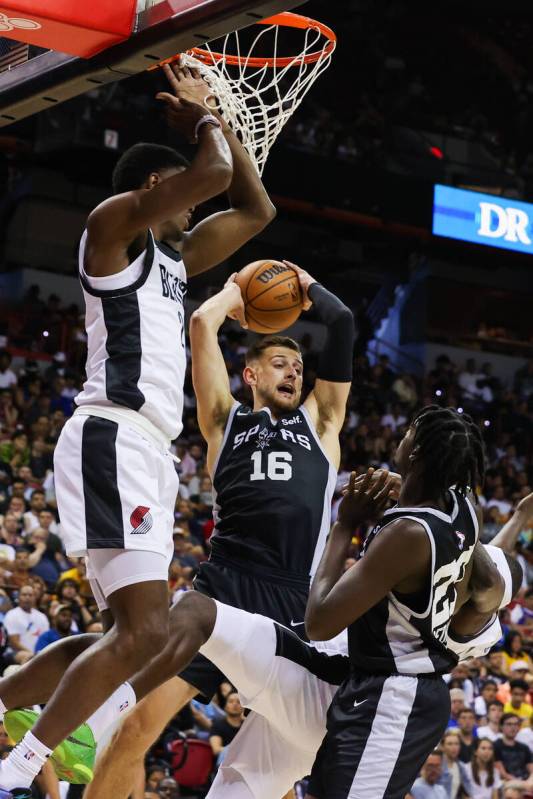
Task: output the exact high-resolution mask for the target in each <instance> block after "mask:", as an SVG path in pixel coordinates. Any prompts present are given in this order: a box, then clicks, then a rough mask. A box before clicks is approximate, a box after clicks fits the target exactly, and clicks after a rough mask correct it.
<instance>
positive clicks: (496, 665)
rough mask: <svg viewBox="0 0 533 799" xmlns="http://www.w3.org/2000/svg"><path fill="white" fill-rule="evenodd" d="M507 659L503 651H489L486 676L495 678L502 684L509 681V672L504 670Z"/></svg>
mask: <svg viewBox="0 0 533 799" xmlns="http://www.w3.org/2000/svg"><path fill="white" fill-rule="evenodd" d="M504 666H505V661H504V656H503V652H501V651H499V650H492V651H491V652H489V655H488V664H487V668H486V676H487V677H490V679H491V680H494V681H495V682H497V683H498V685H501V684H502V683H505V682H507V679H508V677H507V674H506V673H505V671H504Z"/></svg>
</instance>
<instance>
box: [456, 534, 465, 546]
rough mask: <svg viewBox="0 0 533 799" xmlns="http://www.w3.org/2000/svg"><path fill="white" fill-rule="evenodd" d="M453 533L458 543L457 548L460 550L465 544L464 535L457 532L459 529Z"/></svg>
mask: <svg viewBox="0 0 533 799" xmlns="http://www.w3.org/2000/svg"><path fill="white" fill-rule="evenodd" d="M455 535H456V536H457V543H458V544H459V549H461V550H462V548H463V547H464V545H465V536H464V533H460V532H459V530H456V531H455Z"/></svg>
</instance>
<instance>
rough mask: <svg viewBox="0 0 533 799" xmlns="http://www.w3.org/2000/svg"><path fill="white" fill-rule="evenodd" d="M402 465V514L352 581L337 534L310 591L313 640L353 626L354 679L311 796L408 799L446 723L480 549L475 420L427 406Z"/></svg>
mask: <svg viewBox="0 0 533 799" xmlns="http://www.w3.org/2000/svg"><path fill="white" fill-rule="evenodd" d="M396 460H397V465H398V469H399V471H400V473H401V475H402V478H403V482H402V488H401V493H400V498H399V505H398V506H397V507H395V508H393V509H391V510H390V511H386V512H385V514H384V516H383V520H382V523H381V524H379V525H378V526H377V527H376V528H375V529H374V530H373V532H372V533H371V534H370V536H369V537H368V539H367V541H366V542H365V548H364V554H363V557H362V558H361V560H360V561H358V563H357V564H356V565H355V566H354V567H353V568H352V569H350V570H349V571H348V572H346V573H345V574H343V564H344V560H345V557H346V554H347V550H348V546H349V542H350V539H349V538H348V536H347V535H346V532H345V531H344V530H343V529H342V527H337V526H334V528H333V530H332V533H331V536H330V538H329V540H328V544H327V546H326V550H325V552H324V556H323V558H322V561H321V563H320V566H319V568H318V571H317V574H316V577H315V580H314V582H313V585H312V587H311V592H310V597H309V603H308V607H307V613H306V628H307V632H308V634H309V635H310V636H311V637H312V638H314V639H318V640H322V639H324V640H326V639H329V638H331V637H333V636H334V635H336V634H337V633H339V632H340V630H342V629H343V628H345V627H347V628H348V645H349V657H350V662H351V669H352V673H351V676H350V677H349V678H348V679H347V680H346V681H345V682H344V683H343V685H341V687H340V688H339V691H338V693H337V694H336V696H335V698H334V700H333V702H332V705H331V708H330V710H329V713H328V732H327V735H326V737H325V739H324V742H323V744H322V746H321V748H320V750H319V753H318V755H317V759H316V762H315V766H314V768H313V775H312V780H311V785H310V788H309V794H310V795H311V796H314V797H319V798H320V799H347V797H350V799H366V797H368V796H372V797H373V799H400V798H401V799H403V797H404V796H405V794H406V793H408V791H409V788H410V787H411V785H412V784H413V782H414V779H415V777H416V775H417V773H418V770H419V769H420V767H421V765H422V763H423V762H424V760H425V758H426V756H427V754H428V753H429V752H430V751H431V750H432V749H433V748H434V747H435V745H436V744H437V742H438V741H439V739H440V737H441V736H442V733H443V732H444V729H445V727H446V724H447V722H448V719H449V712H450V709H449V692H448V690H447V687H446V685H445V683H444V682H443V680H442V679H441V678H440V675H442V674H444V673H447V672H449V671H450V670H451V668H452V667H453V666H454V665H455V663H456V658H455V656H454V655H453V654H452V653H451V652H450V651H449V650H448V649H447V648H446V641H447V632H448V627H449V624H450V620H451V617H452V614H453V612H454V608H455V604H456V600H457V584H458V583H459V582H460V580H462V579H463V577H465V575H469V573H470V571H471V568H472V555H473V552H474V548H475V545H476V542H477V538H478V531H479V521H478V516H477V513H476V509H475V507H474V506H473V505H472V503H471V501H470V499H469V498H468V497H467V493H468V487H469V486H476V485H478V484H479V483H480V482H482V479H483V473H484V453H483V444H482V439H481V434H480V431H479V429H478V428H477V427H476V426H475V425H474V424H472V423H471V420H470V419H469V417H467V416H465V415H461V414H459V413H458V412H457V411H455V410H452V409H447V408H438V407H436V406H429V407H427V408H424V409H423V410H422V411H421V412H420V413H419V414H418V415H417V416H416V417H415V419H414V420H413V422H412V424H411V426H410V428H409V431H408V433H407V435H406V436H405V438H404V439H403V441H402V442H401V444H400V446H399V448H398V452H397V457H396ZM449 486H454V488H453V489H449V488H448V487H449Z"/></svg>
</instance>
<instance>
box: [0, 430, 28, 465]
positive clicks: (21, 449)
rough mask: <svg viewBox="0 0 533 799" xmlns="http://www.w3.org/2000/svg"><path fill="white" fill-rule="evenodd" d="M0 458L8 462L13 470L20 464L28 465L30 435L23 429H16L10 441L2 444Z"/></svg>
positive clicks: (0, 445)
mask: <svg viewBox="0 0 533 799" xmlns="http://www.w3.org/2000/svg"><path fill="white" fill-rule="evenodd" d="M0 460H2V461H4V462H5V463H8V464H9V466H10V467H11V469H12V470H16V469H18V468H19V466H28V465H29V462H30V449H29V447H28V436H27V435H26V433H24V431H22V430H16V431H15V432H14V433H13V435H12V436H11V440H10V441H4V442H2V443H1V444H0Z"/></svg>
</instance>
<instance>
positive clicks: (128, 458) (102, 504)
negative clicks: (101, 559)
mask: <svg viewBox="0 0 533 799" xmlns="http://www.w3.org/2000/svg"><path fill="white" fill-rule="evenodd" d="M54 482H55V490H56V496H57V503H58V509H59V515H60V522H61V537H62V539H63V542H64V544H65V548H66V551H67V554H68V555H72V556H78V557H79V556H83V555H87V553H88V551H91V550H144V551H146V552H155V553H159V554H160V555H163V556H165V558H166V562H167V566H168V564H169V563H170V560H171V558H172V554H173V541H172V533H173V526H174V505H175V502H176V496H177V492H178V485H179V479H178V475H177V473H176V470H175V468H174V461H173V458H172V456H171V454H170V453H169V452H167V451H165V450H164V449H163V448H162V447H161V446H158V445H157V443H156V442H155V441H151V440H150V437H149V436H145V435H141V433H140V432H139V431H138V430H137V429H134V427H133V426H131V425H128V424H127V422H124V423H122V422H121V423H117V422H116V421H111V420H110V419H105V418H102V417H99V416H87V415H82V414H75V415H74V416H73V417H72V418H71V419H69V420H68V422H67V423H66V424H65V427H64V428H63V431H62V432H61V435H60V437H59V441H58V444H57V447H56V450H55V453H54Z"/></svg>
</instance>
